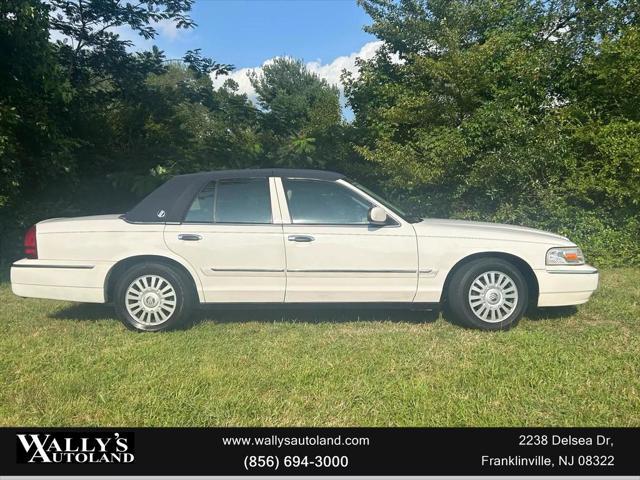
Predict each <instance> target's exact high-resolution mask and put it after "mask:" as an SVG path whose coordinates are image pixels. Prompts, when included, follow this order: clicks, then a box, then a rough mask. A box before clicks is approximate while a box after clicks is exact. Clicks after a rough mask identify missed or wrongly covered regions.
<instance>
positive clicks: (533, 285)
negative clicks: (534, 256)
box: [440, 252, 540, 305]
mask: <svg viewBox="0 0 640 480" xmlns="http://www.w3.org/2000/svg"><path fill="white" fill-rule="evenodd" d="M478 258H500V259H502V260H506V261H508V262H510V263H512V264H513V265H514V266H515V267H516V268H517V269H518V270H520V273H522V275H523V276H524V278H525V281H526V282H527V288H528V291H529V304H530V305H536V304H537V303H538V294H539V292H540V286H539V285H538V278H537V277H536V274H535V273H534V271H533V268H531V265H529V264H528V263H527V261H526V260H524V259H523V258H521V257H518V256H517V255H513V254H511V253H506V252H478V253H473V254H471V255H467V256H466V257H464V258H462V259H460V260H458V262H457V263H456V264H455V265H454V266H453V267H452V268H451V270H449V273H447V277H446V279H445V281H444V285H443V286H442V293H441V296H440V302H441V303H444V302H446V300H447V298H446V294H447V290H448V288H449V283H450V282H451V278H453V275H454V274H455V273H456V271H458V270H459V269H460V268H462V267H464V266H465V265H466V264H467V263H469V262H471V261H473V260H476V259H478Z"/></svg>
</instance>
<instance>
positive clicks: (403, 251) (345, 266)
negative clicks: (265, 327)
mask: <svg viewBox="0 0 640 480" xmlns="http://www.w3.org/2000/svg"><path fill="white" fill-rule="evenodd" d="M276 185H277V189H278V192H279V199H280V207H281V209H282V211H283V222H284V224H283V234H284V244H285V249H286V257H287V289H286V295H285V302H287V303H296V302H411V301H412V300H413V297H414V296H415V292H416V288H417V281H418V272H417V269H418V255H417V243H416V235H415V231H414V229H413V227H412V226H411V224H409V223H406V222H405V221H404V220H402V219H399V218H396V217H390V222H389V224H388V225H384V226H376V225H372V224H370V222H369V219H368V213H369V209H370V208H371V207H372V206H374V205H376V203H374V201H373V199H372V198H370V197H365V196H364V195H363V194H362V193H361V192H359V191H356V190H355V189H354V188H353V187H351V186H350V185H348V184H347V183H346V182H344V181H343V180H338V181H325V180H311V179H297V178H283V179H281V180H280V179H276ZM389 213H390V212H388V214H389Z"/></svg>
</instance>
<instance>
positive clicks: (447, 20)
mask: <svg viewBox="0 0 640 480" xmlns="http://www.w3.org/2000/svg"><path fill="white" fill-rule="evenodd" d="M360 4H361V5H362V6H363V7H364V8H365V10H366V11H367V13H368V14H369V15H370V16H371V17H372V19H373V24H372V25H371V26H369V27H367V30H368V31H369V32H370V33H373V34H374V35H376V36H377V37H378V38H380V39H381V40H383V41H384V45H383V47H382V48H381V49H380V50H379V51H378V53H377V55H376V56H375V58H373V59H371V60H369V61H364V62H360V66H361V71H360V76H359V77H357V78H356V77H354V76H349V75H347V77H346V83H347V86H346V94H347V97H348V101H349V104H350V105H351V106H352V108H353V110H354V112H355V118H356V119H355V122H354V126H355V128H357V129H358V131H359V133H360V135H359V140H358V141H357V145H356V149H357V151H358V152H359V153H360V154H361V155H362V156H363V158H364V159H365V160H367V161H368V162H370V163H371V164H372V165H373V166H374V167H375V169H376V170H378V171H380V172H382V173H383V174H384V177H386V178H389V179H390V180H389V181H388V182H386V187H387V188H390V189H395V190H396V191H397V192H399V194H401V195H403V196H404V197H405V200H407V201H408V203H409V204H410V207H413V209H414V210H417V211H418V212H419V213H420V214H422V215H432V216H434V215H435V216H462V217H467V218H469V217H470V218H481V219H493V220H499V221H507V222H515V223H528V224H534V225H535V224H537V225H539V226H541V227H544V228H548V229H552V230H562V229H564V228H566V225H567V224H568V223H574V222H575V221H576V220H575V219H576V212H579V213H580V215H581V218H582V221H583V222H584V223H588V224H589V225H590V227H589V228H591V233H592V234H593V232H598V234H602V235H609V232H612V231H617V232H627V231H635V232H638V230H637V228H638V227H637V224H634V225H631V224H630V223H628V219H629V218H630V216H632V217H633V215H635V216H637V215H638V213H639V212H638V208H637V203H636V204H634V200H632V198H634V197H636V198H637V190H635V189H634V188H632V187H631V185H632V184H634V185H635V184H637V178H638V177H637V176H636V175H637V174H635V173H633V172H634V171H635V170H634V169H637V165H638V163H637V160H636V159H637V158H638V155H637V146H636V145H635V143H636V142H634V141H633V138H634V135H635V133H634V132H635V131H636V129H637V123H634V122H637V112H638V109H637V106H638V105H637V102H638V93H637V92H638V89H637V75H636V74H635V73H634V72H636V70H637V68H636V65H635V64H636V63H637V62H636V59H637V58H638V54H639V53H640V52H639V50H638V43H637V39H636V38H637V37H636V34H635V33H634V32H635V31H636V30H635V29H636V28H637V27H636V26H635V24H636V23H637V21H638V18H640V17H639V15H638V13H639V9H640V6H639V4H638V3H637V2H618V1H614V0H612V1H608V0H598V1H595V2H592V1H582V0H560V1H556V2H545V1H538V0H529V1H520V0H517V1H508V2H498V3H496V2H493V1H490V0H472V1H467V0H398V1H395V0H361V1H360ZM605 72H606V73H605ZM613 72H619V74H620V75H612V73H613ZM623 72H624V73H623ZM636 73H637V72H636ZM614 84H615V85H614ZM614 117H615V122H616V125H615V126H614V125H613V124H612V123H611V122H612V121H613V118H614ZM598 171H601V172H607V173H603V174H602V175H599V176H597V175H596V176H594V178H597V179H598V180H596V181H595V182H592V181H590V180H589V179H588V174H587V173H591V174H595V172H598ZM614 171H615V173H613V172H614ZM585 177H587V178H585ZM603 177H606V179H607V181H606V182H605V181H604V178H603ZM600 181H602V183H601V184H600V186H599V187H598V186H597V185H596V184H597V183H598V184H599V182H600ZM622 192H624V194H623V193H622ZM623 199H624V200H623ZM634 205H635V206H634ZM589 209H593V211H592V212H590V210H589ZM585 215H586V217H585ZM587 217H588V218H587ZM578 240H580V238H578ZM627 240H628V239H627ZM627 240H625V241H627ZM634 242H635V245H636V246H637V241H635V240H634V241H627V245H628V246H629V248H630V249H631V248H632V246H633V244H634Z"/></svg>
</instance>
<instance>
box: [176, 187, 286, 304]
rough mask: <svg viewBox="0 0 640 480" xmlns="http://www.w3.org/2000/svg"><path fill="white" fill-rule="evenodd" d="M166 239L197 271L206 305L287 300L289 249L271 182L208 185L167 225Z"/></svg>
mask: <svg viewBox="0 0 640 480" xmlns="http://www.w3.org/2000/svg"><path fill="white" fill-rule="evenodd" d="M272 190H273V195H272ZM164 238H165V242H166V244H167V246H168V247H169V248H170V249H171V250H172V251H173V252H174V253H176V254H178V255H180V256H181V257H183V258H184V259H185V260H186V261H187V262H189V263H190V264H191V265H192V266H193V268H194V270H196V271H197V272H198V275H199V276H200V280H201V282H202V286H203V289H204V297H205V301H206V302H208V303H220V302H223V303H224V302H282V301H284V293H285V250H284V242H283V238H282V225H281V223H280V210H279V208H278V203H277V199H276V197H275V188H274V180H273V179H269V178H237V179H221V180H216V181H213V182H211V183H209V184H208V185H206V186H205V187H204V188H203V189H202V190H201V191H200V193H199V194H198V195H197V196H196V198H195V200H194V201H193V203H192V205H191V207H190V209H189V211H188V212H187V214H186V216H185V218H184V221H183V222H182V223H181V224H178V225H167V226H166V228H165V231H164Z"/></svg>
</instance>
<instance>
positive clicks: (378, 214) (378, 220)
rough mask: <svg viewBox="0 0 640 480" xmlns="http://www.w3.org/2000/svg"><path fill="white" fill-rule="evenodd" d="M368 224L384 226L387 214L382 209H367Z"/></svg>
mask: <svg viewBox="0 0 640 480" xmlns="http://www.w3.org/2000/svg"><path fill="white" fill-rule="evenodd" d="M369 222H370V223H372V224H373V225H386V224H387V212H385V210H384V208H382V207H371V208H370V209H369Z"/></svg>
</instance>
